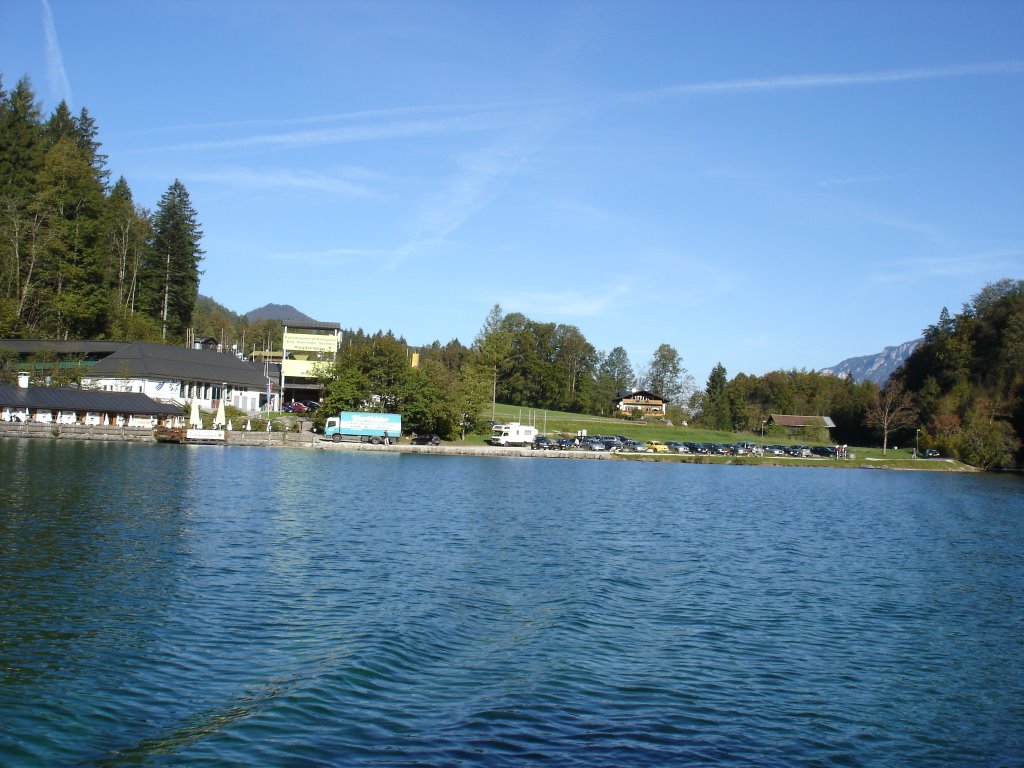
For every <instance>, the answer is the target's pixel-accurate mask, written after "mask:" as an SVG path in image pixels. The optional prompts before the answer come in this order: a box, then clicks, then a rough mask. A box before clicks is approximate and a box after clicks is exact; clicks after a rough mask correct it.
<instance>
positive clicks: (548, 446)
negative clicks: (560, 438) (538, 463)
mask: <svg viewBox="0 0 1024 768" xmlns="http://www.w3.org/2000/svg"><path fill="white" fill-rule="evenodd" d="M557 447H558V446H557V445H556V444H555V441H554V440H552V439H551V438H550V437H544V435H537V437H535V438H534V439H533V450H535V451H549V450H552V449H554V448H557Z"/></svg>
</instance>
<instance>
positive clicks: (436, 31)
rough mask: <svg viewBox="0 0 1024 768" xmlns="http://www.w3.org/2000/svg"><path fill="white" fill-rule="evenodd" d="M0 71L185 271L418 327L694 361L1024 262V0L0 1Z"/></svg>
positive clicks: (890, 306) (350, 317)
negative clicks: (88, 123)
mask: <svg viewBox="0 0 1024 768" xmlns="http://www.w3.org/2000/svg"><path fill="white" fill-rule="evenodd" d="M0 72H2V74H3V81H4V84H5V86H6V87H8V88H9V87H11V86H12V85H13V84H14V83H15V82H16V81H17V80H18V79H19V78H20V77H21V76H22V75H28V76H29V77H30V78H31V80H32V84H33V86H34V88H35V90H36V93H37V94H38V95H39V97H40V99H41V101H42V105H43V108H44V110H45V111H46V112H47V113H48V112H49V111H50V110H52V109H53V107H54V106H55V105H56V104H57V103H59V101H60V100H61V99H66V100H67V101H68V102H69V104H70V105H71V107H72V109H73V110H74V111H75V112H77V111H78V110H80V109H81V108H82V107H86V108H87V109H88V110H89V112H90V113H91V115H92V116H93V117H94V118H95V120H96V122H97V125H98V127H99V131H100V134H99V138H100V139H101V141H102V142H103V151H104V152H105V153H106V154H107V155H109V161H108V167H109V168H110V169H111V171H112V173H113V177H114V178H115V179H116V177H117V176H120V175H123V176H124V177H125V178H126V179H127V180H128V182H129V184H130V186H131V188H132V190H133V192H134V194H135V198H136V201H137V202H138V203H140V204H142V205H145V206H147V207H150V208H153V207H155V206H156V204H157V201H158V200H159V198H160V196H161V194H163V192H164V191H165V190H166V189H167V187H168V186H169V185H170V184H171V182H173V181H174V179H175V178H180V179H181V180H182V182H183V183H184V184H185V186H186V187H187V188H188V190H189V193H190V195H191V198H192V202H193V204H194V206H195V208H196V209H197V211H198V214H199V219H200V222H201V225H202V228H203V231H204V233H205V237H204V239H203V247H204V248H205V250H206V257H205V261H204V264H203V267H204V269H205V274H204V275H203V277H202V283H201V287H200V291H201V292H202V293H203V294H205V295H208V296H211V297H212V298H214V299H215V300H216V301H218V302H220V303H222V304H224V305H225V306H227V307H228V308H230V309H232V310H235V311H238V312H246V311H249V310H251V309H254V308H256V307H259V306H262V305H264V304H267V303H271V302H272V303H279V304H292V305H294V306H295V307H297V308H298V309H300V310H302V311H303V312H305V313H307V314H309V315H311V316H312V317H314V318H316V319H318V320H325V321H335V322H339V323H341V324H342V326H343V327H361V328H363V329H365V330H367V331H373V330H377V329H388V328H390V329H392V330H393V331H394V332H395V333H396V334H400V335H403V336H404V337H405V338H406V339H407V340H408V341H409V342H410V343H413V344H429V343H430V342H432V341H433V340H435V339H437V340H440V341H441V342H442V343H445V342H447V341H448V340H450V339H452V338H458V339H459V340H461V341H462V342H464V343H467V344H468V343H470V342H472V340H473V338H474V336H475V335H476V333H477V331H478V330H479V329H480V327H481V325H482V324H483V321H484V319H485V317H486V315H487V312H488V310H489V309H490V307H491V306H492V305H494V304H495V303H499V304H501V305H502V307H503V308H504V309H505V310H506V311H507V312H513V311H520V312H523V313H524V314H526V315H527V316H528V317H530V318H531V319H533V320H537V321H541V322H559V323H568V324H572V325H576V326H578V327H579V328H580V330H581V331H582V332H583V333H584V335H585V336H586V337H587V339H588V340H589V341H590V342H591V343H592V344H594V346H595V347H597V348H598V349H601V350H605V351H607V350H610V349H612V348H613V347H616V346H622V347H624V348H625V349H626V350H627V352H628V353H629V355H630V359H631V361H632V362H633V364H634V367H637V368H639V367H641V366H642V365H643V364H645V363H646V362H647V361H648V360H649V359H650V357H651V355H652V353H653V351H654V350H655V349H656V348H657V346H658V345H659V344H661V343H668V344H671V345H673V346H674V347H675V348H676V349H677V350H679V352H680V354H681V355H682V357H683V360H684V364H685V365H686V367H687V368H688V369H689V371H690V372H691V373H692V374H693V375H694V376H695V377H696V378H697V380H698V382H699V383H701V384H703V383H704V381H705V380H706V378H707V375H708V373H709V371H710V369H711V368H712V366H714V364H715V363H716V362H719V361H720V362H722V363H723V364H724V365H725V367H726V369H727V371H728V373H729V375H730V376H733V375H735V374H737V373H740V372H747V373H755V374H759V373H764V372H766V371H769V370H775V369H780V368H794V367H795V368H809V369H817V368H822V367H825V366H828V365H832V364H834V363H836V362H839V361H840V360H842V359H844V358H847V357H852V356H857V355H864V354H870V353H873V352H877V351H880V350H881V349H882V348H883V347H884V346H887V345H892V344H898V343H901V342H904V341H908V340H910V339H913V338H916V337H917V336H918V335H920V332H921V330H922V328H923V327H924V326H926V325H928V324H929V323H932V322H934V321H935V319H936V318H937V316H938V313H939V311H940V309H941V308H942V307H943V306H948V307H949V308H950V309H951V311H957V310H958V309H959V308H960V305H961V304H962V303H963V302H966V301H968V300H970V298H971V296H973V295H974V294H975V293H976V292H977V291H978V290H979V289H980V288H981V287H983V286H984V285H985V284H986V283H988V282H991V281H993V280H997V279H999V278H1002V277H1012V278H1018V279H1020V278H1024V274H1022V273H1024V215H1022V212H1024V183H1022V182H1024V141H1022V139H1021V136H1022V125H1024V3H1022V2H1019V0H1006V1H1004V2H986V1H985V0H973V1H972V2H959V1H957V2H942V1H941V0H927V1H926V2H914V1H907V2H881V1H874V0H858V1H857V2H843V1H841V0H834V1H831V2H813V1H812V0H806V1H805V2H755V1H753V0H750V1H749V2H729V1H725V2H711V0H706V1H705V2H686V1H685V0H676V1H674V2H642V1H641V2H550V1H549V2H532V1H527V2H504V3H500V2H470V0H462V1H461V2H430V1H427V0H418V1H416V2H387V1H386V0H385V1H383V2H341V1H340V0H339V1H338V2H293V3H283V2H262V1H261V0H245V1H244V2H242V1H239V0H217V1H216V2H208V1H207V0H201V1H200V0H177V1H176V2H137V1H136V0H97V1H96V2H80V1H79V0H48V2H46V1H44V0H4V2H2V3H0Z"/></svg>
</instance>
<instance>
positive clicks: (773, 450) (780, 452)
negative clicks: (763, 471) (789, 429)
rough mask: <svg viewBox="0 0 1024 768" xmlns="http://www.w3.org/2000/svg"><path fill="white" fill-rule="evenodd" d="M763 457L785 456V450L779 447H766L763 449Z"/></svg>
mask: <svg viewBox="0 0 1024 768" xmlns="http://www.w3.org/2000/svg"><path fill="white" fill-rule="evenodd" d="M764 454H765V456H785V455H786V449H785V448H783V447H782V446H781V445H766V446H765V447H764Z"/></svg>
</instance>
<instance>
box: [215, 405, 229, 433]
mask: <svg viewBox="0 0 1024 768" xmlns="http://www.w3.org/2000/svg"><path fill="white" fill-rule="evenodd" d="M226 423H227V418H225V416H224V398H223V397H222V398H221V399H220V402H218V403H217V418H215V419H214V424H213V428H214V429H224V424H226Z"/></svg>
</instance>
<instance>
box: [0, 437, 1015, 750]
mask: <svg viewBox="0 0 1024 768" xmlns="http://www.w3.org/2000/svg"><path fill="white" fill-rule="evenodd" d="M0 466H2V471H3V480H2V485H0V765H3V766H57V765H76V766H85V765H88V766H94V765H95V766H129V765H131V766H140V765H141V766H254V765H266V766H333V765H374V766H434V765H439V766H448V765H460V766H511V765H517V766H518V765H530V764H539V765H545V766H664V765H723V766H755V765H756V766H792V765H806V766H830V765H835V766H878V765H892V766H948V765H956V766H965V765H975V766H999V765H1002V766H1010V765H1022V764H1024V605H1022V596H1024V590H1022V588H1024V482H1022V480H1021V479H1020V478H1010V477H993V476H965V475H955V476H950V475H943V474H938V473H923V472H922V473H911V472H885V471H878V470H838V469H817V468H815V469H798V468H774V467H763V468H762V467H741V466H711V465H675V464H655V463H639V462H636V463H628V462H608V461H593V462H592V461H567V460H543V459H508V458H501V459H499V458H470V457H444V456H408V455H404V456H399V455H392V454H383V455H382V454H378V453H374V454H366V453H343V452H331V451H325V452H319V451H302V450H268V449H261V448H252V449H248V448H228V449H225V448H220V447H182V446H166V445H154V446H149V445H125V444H91V443H71V442H58V441H43V440H40V441H32V440H23V441H19V440H0Z"/></svg>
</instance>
